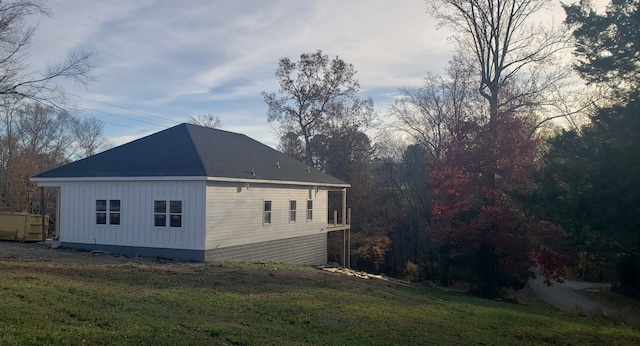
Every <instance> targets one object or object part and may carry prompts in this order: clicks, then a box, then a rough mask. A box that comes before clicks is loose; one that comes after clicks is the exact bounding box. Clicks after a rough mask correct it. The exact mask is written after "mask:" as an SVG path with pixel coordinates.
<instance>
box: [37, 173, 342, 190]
mask: <svg viewBox="0 0 640 346" xmlns="http://www.w3.org/2000/svg"><path fill="white" fill-rule="evenodd" d="M31 181H33V182H35V183H38V186H56V185H55V184H52V183H65V182H92V181H219V182H230V183H242V184H246V183H249V184H277V185H296V186H326V187H342V188H347V187H351V184H347V183H324V182H313V181H288V180H270V179H247V178H229V177H206V176H145V177H37V176H36V177H32V178H31Z"/></svg>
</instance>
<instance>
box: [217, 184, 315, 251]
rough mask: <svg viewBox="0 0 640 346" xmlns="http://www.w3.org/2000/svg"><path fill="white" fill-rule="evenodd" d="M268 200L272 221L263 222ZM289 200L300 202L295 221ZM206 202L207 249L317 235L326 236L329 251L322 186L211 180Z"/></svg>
mask: <svg viewBox="0 0 640 346" xmlns="http://www.w3.org/2000/svg"><path fill="white" fill-rule="evenodd" d="M309 199H311V200H312V201H313V219H312V220H310V221H309V220H307V219H306V214H307V209H306V208H307V200H309ZM267 200H268V201H271V203H272V206H271V224H263V223H262V220H263V208H264V201H267ZM290 200H296V203H297V217H296V222H289V201H290ZM206 201H207V202H206V203H207V210H208V212H207V218H206V245H205V249H206V250H213V249H219V248H226V247H232V246H238V245H244V244H253V243H264V242H270V241H278V240H282V239H289V238H300V237H308V236H315V237H314V238H323V239H325V242H324V244H323V245H322V246H323V247H324V250H323V251H325V252H326V233H327V231H326V228H327V191H326V189H324V188H322V187H319V188H317V189H316V187H315V186H294V185H275V184H249V185H246V184H242V183H237V184H234V183H221V182H208V183H207V195H206ZM325 258H326V257H325Z"/></svg>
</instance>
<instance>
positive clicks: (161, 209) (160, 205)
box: [153, 201, 167, 214]
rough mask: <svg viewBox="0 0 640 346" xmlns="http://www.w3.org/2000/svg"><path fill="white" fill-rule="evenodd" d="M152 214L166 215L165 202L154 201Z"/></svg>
mask: <svg viewBox="0 0 640 346" xmlns="http://www.w3.org/2000/svg"><path fill="white" fill-rule="evenodd" d="M153 212H154V213H163V214H164V213H166V212H167V201H155V202H153Z"/></svg>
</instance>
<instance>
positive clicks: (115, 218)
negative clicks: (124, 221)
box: [109, 199, 120, 225]
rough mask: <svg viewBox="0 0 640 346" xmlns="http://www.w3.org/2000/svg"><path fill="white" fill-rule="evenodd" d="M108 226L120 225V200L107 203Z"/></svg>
mask: <svg viewBox="0 0 640 346" xmlns="http://www.w3.org/2000/svg"><path fill="white" fill-rule="evenodd" d="M109 224H111V225H119V224H120V200H119V199H112V200H110V201H109Z"/></svg>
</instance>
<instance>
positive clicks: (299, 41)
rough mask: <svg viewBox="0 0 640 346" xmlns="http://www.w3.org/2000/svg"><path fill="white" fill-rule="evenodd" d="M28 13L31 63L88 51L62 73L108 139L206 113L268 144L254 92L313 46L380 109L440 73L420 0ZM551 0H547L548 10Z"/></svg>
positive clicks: (58, 8)
mask: <svg viewBox="0 0 640 346" xmlns="http://www.w3.org/2000/svg"><path fill="white" fill-rule="evenodd" d="M46 6H47V7H48V8H49V10H50V11H51V14H52V16H51V17H40V18H33V19H34V20H38V27H37V30H36V33H35V37H34V39H33V45H32V47H31V49H30V52H31V61H32V62H31V67H32V68H33V69H34V70H35V69H38V68H40V67H41V66H43V63H44V62H49V63H54V62H59V61H62V60H64V58H65V57H66V56H67V54H68V53H69V52H72V51H78V50H84V51H91V52H93V54H92V60H91V62H92V64H93V65H94V66H95V69H94V70H93V72H92V74H93V75H94V76H95V77H96V81H95V82H93V83H92V84H90V85H89V86H88V88H86V89H85V88H84V87H82V86H78V85H75V84H73V83H70V82H65V83H63V86H64V87H65V89H66V90H67V91H68V93H69V100H70V101H71V102H73V103H74V104H76V105H77V106H78V111H77V112H76V114H77V115H78V116H80V117H89V116H93V117H97V118H99V119H101V120H102V121H103V122H104V123H105V135H106V136H107V137H108V138H109V139H110V140H111V141H112V142H113V143H114V144H116V145H118V144H122V143H125V142H128V141H130V140H133V139H136V138H139V137H142V136H145V135H147V134H150V133H153V132H157V131H160V130H162V129H165V128H168V127H171V126H174V125H177V124H178V123H181V122H185V121H186V120H187V119H188V117H189V116H190V115H193V114H196V113H199V114H208V113H213V114H215V115H217V116H218V117H219V118H220V119H221V120H222V129H224V130H228V131H233V132H240V133H244V134H246V135H248V136H250V137H252V138H255V139H257V140H259V141H261V142H263V143H265V144H268V145H270V146H274V147H275V145H276V144H277V138H276V136H275V134H274V133H273V130H272V127H271V125H270V124H268V123H267V121H266V112H267V107H266V105H265V103H264V102H263V99H262V96H261V95H260V92H262V91H267V92H275V91H277V89H278V85H277V80H276V78H275V76H274V71H275V69H276V67H277V64H278V59H280V58H281V57H284V56H287V57H289V58H291V59H292V60H297V59H298V57H299V55H300V54H301V53H308V52H314V51H315V50H317V49H322V50H323V52H324V53H326V54H328V55H329V56H331V57H333V56H336V55H338V56H340V57H341V58H342V59H344V60H345V61H347V62H349V63H351V64H353V65H354V67H355V68H356V70H357V71H358V73H357V75H356V78H357V79H358V80H359V82H360V85H361V87H362V90H361V95H362V96H363V97H372V98H373V100H374V103H375V107H376V110H377V111H378V112H379V113H380V114H381V119H382V120H385V116H384V115H385V113H386V110H387V109H388V107H389V105H390V104H391V103H392V102H393V99H394V98H395V97H397V94H398V89H399V88H401V87H403V86H420V85H421V83H422V80H423V78H424V76H425V75H426V73H427V71H431V72H435V73H441V72H442V71H443V69H444V67H445V66H446V65H447V62H448V60H449V58H450V56H451V49H452V46H451V45H450V44H449V43H448V40H447V38H448V36H450V33H449V32H447V31H446V30H444V29H440V30H437V29H436V23H435V21H434V20H433V19H432V18H431V17H430V16H429V15H428V14H427V13H426V4H425V2H424V1H423V0H394V1H390V0H389V1H385V0H350V1H346V0H342V1H339V0H322V1H312V0H287V1H283V0H281V1H278V0H271V1H266V0H251V1H248V0H242V1H238V0H225V1H217V0H181V1H178V0H136V1H131V0H126V1H124V0H111V1H86V0H48V1H47V3H46ZM558 8H559V2H558V3H557V4H556V5H555V12H554V13H555V15H556V16H557V18H556V21H561V20H562V19H563V17H562V16H561V14H562V12H560V15H558Z"/></svg>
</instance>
